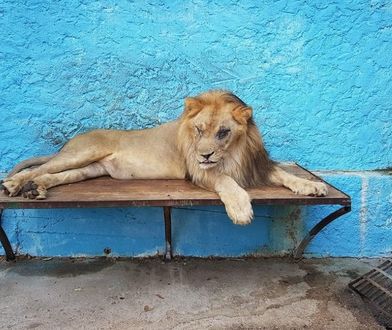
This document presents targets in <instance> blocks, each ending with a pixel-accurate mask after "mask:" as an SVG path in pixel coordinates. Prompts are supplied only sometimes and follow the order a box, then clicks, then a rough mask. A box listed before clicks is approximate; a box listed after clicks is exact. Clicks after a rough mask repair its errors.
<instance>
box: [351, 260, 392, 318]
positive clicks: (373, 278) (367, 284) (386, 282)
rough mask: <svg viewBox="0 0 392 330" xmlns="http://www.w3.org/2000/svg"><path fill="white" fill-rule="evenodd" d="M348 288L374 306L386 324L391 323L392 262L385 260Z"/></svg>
mask: <svg viewBox="0 0 392 330" xmlns="http://www.w3.org/2000/svg"><path fill="white" fill-rule="evenodd" d="M348 286H349V287H350V288H351V289H352V290H354V291H355V292H357V293H359V294H360V295H361V296H362V297H364V298H366V299H367V300H368V301H369V302H370V303H371V304H372V305H373V306H375V307H376V308H377V309H378V310H379V311H380V312H381V313H382V314H383V315H384V317H383V318H384V319H386V320H387V323H388V324H389V322H392V260H386V261H385V262H383V263H382V264H381V265H380V266H379V267H376V268H374V269H372V270H371V271H370V272H368V273H366V274H365V275H362V276H361V277H359V278H357V279H356V280H354V281H352V282H350V283H349V285H348Z"/></svg>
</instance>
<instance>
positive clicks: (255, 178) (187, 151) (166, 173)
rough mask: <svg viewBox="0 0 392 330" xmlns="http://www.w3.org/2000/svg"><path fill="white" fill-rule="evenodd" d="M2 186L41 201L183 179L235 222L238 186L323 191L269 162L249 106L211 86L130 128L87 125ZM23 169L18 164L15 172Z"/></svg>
mask: <svg viewBox="0 0 392 330" xmlns="http://www.w3.org/2000/svg"><path fill="white" fill-rule="evenodd" d="M25 164H27V165H28V166H31V165H41V164H42V165H41V166H38V167H35V168H29V169H25V170H23V171H21V172H19V173H15V172H16V170H14V171H13V172H12V173H13V175H10V176H9V177H7V178H6V179H5V181H4V183H3V185H4V188H5V191H6V192H8V193H9V195H10V196H16V195H18V194H19V193H22V195H23V196H25V197H28V198H39V199H43V198H46V192H47V189H49V188H51V187H54V186H57V185H61V184H66V183H72V182H77V181H82V180H86V179H89V178H94V177H99V176H103V175H110V176H111V177H113V178H116V179H184V178H189V179H191V180H192V182H193V183H195V184H196V185H198V186H201V187H203V188H206V189H209V190H212V191H216V192H217V193H218V194H219V196H220V198H221V199H222V201H223V203H224V204H225V207H226V210H227V213H228V215H229V217H230V218H231V219H232V220H233V222H234V223H238V224H246V223H249V222H250V221H251V219H252V217H253V211H252V207H251V204H250V198H249V195H248V194H247V192H246V191H245V190H244V188H247V187H250V186H256V185H262V184H271V185H283V186H285V187H287V188H289V189H291V190H292V191H294V192H295V193H300V194H305V195H309V194H315V195H325V194H327V190H326V186H325V185H324V184H322V183H318V182H311V181H308V180H305V179H301V178H297V177H295V176H293V175H291V174H288V173H286V172H284V171H283V170H282V169H280V168H279V166H278V165H277V164H275V163H274V162H273V161H271V160H270V159H269V157H268V154H267V152H266V151H265V149H264V146H263V142H262V139H261V136H260V134H259V131H258V129H257V127H256V125H255V124H254V122H253V119H252V109H251V108H249V107H248V106H247V105H246V104H245V103H244V102H242V101H241V100H240V99H239V98H237V97H236V96H234V95H233V94H231V93H228V92H224V91H212V92H207V93H204V94H201V95H199V96H197V97H194V98H187V99H186V101H185V110H184V113H183V114H182V116H181V117H180V118H179V119H178V120H175V121H172V122H169V123H166V124H163V125H161V126H158V127H155V128H151V129H145V130H133V131H124V130H123V131H120V130H94V131H91V132H88V133H85V134H81V135H78V136H76V137H75V138H73V139H71V140H70V141H69V142H68V143H67V144H66V145H65V146H64V147H63V148H62V149H61V151H60V152H59V153H58V154H56V155H54V156H50V157H41V158H39V160H37V161H36V163H34V161H33V160H28V161H25ZM21 168H22V166H21V165H19V166H17V170H20V169H21Z"/></svg>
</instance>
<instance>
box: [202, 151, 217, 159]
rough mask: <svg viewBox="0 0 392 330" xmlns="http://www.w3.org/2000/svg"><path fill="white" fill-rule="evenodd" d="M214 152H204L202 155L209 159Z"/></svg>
mask: <svg viewBox="0 0 392 330" xmlns="http://www.w3.org/2000/svg"><path fill="white" fill-rule="evenodd" d="M213 154H214V152H211V153H210V154H202V155H201V156H202V157H203V158H205V159H206V160H208V159H209V158H210V157H211V156H212V155H213Z"/></svg>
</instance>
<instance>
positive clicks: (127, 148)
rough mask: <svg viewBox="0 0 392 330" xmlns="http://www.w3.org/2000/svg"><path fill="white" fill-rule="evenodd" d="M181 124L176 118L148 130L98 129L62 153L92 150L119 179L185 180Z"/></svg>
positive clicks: (109, 173) (79, 139)
mask: <svg viewBox="0 0 392 330" xmlns="http://www.w3.org/2000/svg"><path fill="white" fill-rule="evenodd" d="M178 125H179V123H178V121H173V122H169V123H166V124H163V125H161V126H158V127H155V128H150V129H144V130H133V131H118V130H95V131H91V132H88V133H86V134H83V135H79V136H77V137H76V138H74V139H72V140H71V141H70V142H69V143H68V144H66V145H65V146H64V148H63V150H62V152H63V154H64V153H72V152H73V150H75V149H89V152H90V153H91V158H90V160H91V159H92V158H94V159H96V160H95V161H96V162H97V163H99V164H101V165H102V166H103V167H104V168H105V170H106V171H107V173H108V175H110V176H111V177H113V178H115V179H147V178H148V179H184V178H185V173H186V169H185V164H184V161H183V160H182V158H181V156H180V154H179V152H178V149H177V146H176V131H177V130H178ZM157 141H159V143H157Z"/></svg>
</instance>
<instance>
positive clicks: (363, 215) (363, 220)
mask: <svg viewBox="0 0 392 330" xmlns="http://www.w3.org/2000/svg"><path fill="white" fill-rule="evenodd" d="M368 188H369V178H368V177H367V176H363V177H362V187H361V209H360V211H359V239H360V253H361V255H363V250H364V249H365V243H366V232H367V221H368V210H367V203H366V201H367V193H368Z"/></svg>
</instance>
